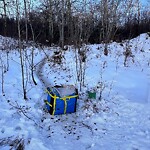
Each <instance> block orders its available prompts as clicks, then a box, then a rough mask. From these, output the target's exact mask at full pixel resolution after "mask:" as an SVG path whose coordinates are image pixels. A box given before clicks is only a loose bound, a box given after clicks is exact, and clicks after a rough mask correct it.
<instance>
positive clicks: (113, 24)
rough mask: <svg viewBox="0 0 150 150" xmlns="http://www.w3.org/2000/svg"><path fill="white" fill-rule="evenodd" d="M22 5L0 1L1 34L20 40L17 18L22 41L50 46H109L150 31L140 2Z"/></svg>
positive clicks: (57, 0)
mask: <svg viewBox="0 0 150 150" xmlns="http://www.w3.org/2000/svg"><path fill="white" fill-rule="evenodd" d="M20 2H21V1H20V0H16V1H9V0H1V1H0V3H1V6H2V7H1V8H0V9H1V12H2V13H1V17H0V34H1V35H4V36H9V37H13V38H18V19H19V26H20V28H19V29H20V38H21V40H26V41H29V40H33V41H35V42H38V43H42V44H46V45H50V46H51V45H53V44H57V45H60V46H61V47H64V45H68V44H69V45H70V44H71V45H80V44H82V43H92V44H94V43H101V42H104V43H108V42H110V40H113V41H122V40H124V39H129V38H134V37H136V36H138V35H139V34H141V33H145V32H150V26H149V24H150V15H149V13H150V11H149V10H148V8H147V9H146V8H145V9H143V7H142V5H141V4H140V1H139V0H99V1H96V2H93V1H90V0H83V1H79V0H42V1H40V3H39V4H38V6H37V7H36V8H32V5H33V4H32V3H31V1H29V0H24V1H23V3H22V4H21V3H20ZM12 5H13V8H12V9H13V10H10V7H11V6H12ZM8 10H9V11H8ZM12 12H14V13H13V15H12ZM10 14H11V15H10Z"/></svg>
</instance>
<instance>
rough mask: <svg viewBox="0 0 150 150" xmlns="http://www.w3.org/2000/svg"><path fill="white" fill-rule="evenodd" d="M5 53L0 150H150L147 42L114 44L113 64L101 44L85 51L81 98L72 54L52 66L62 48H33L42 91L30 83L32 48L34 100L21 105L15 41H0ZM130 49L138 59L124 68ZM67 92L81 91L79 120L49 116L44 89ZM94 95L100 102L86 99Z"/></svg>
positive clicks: (0, 57)
mask: <svg viewBox="0 0 150 150" xmlns="http://www.w3.org/2000/svg"><path fill="white" fill-rule="evenodd" d="M15 43H16V41H15ZM11 46H12V47H11ZM14 48H15V49H14ZM0 49H1V50H0V73H1V74H2V71H1V70H2V69H3V71H5V73H4V93H2V92H0V104H1V105H0V106H1V107H0V150H9V149H11V147H13V149H17V147H19V146H20V147H19V148H21V145H24V149H25V150H35V149H38V150H63V149H66V150H75V149H78V150H149V149H150V37H149V36H148V34H141V35H140V36H138V37H137V38H134V39H132V40H130V41H124V42H122V43H116V42H112V43H110V44H109V46H108V50H109V55H108V56H105V55H104V54H103V49H104V45H103V44H99V45H84V46H83V49H84V51H86V62H85V63H83V64H82V67H83V68H85V79H84V83H85V84H84V86H82V87H81V90H80V86H79V82H78V81H77V71H76V59H75V56H76V53H75V50H74V48H73V47H72V46H70V47H69V49H68V50H67V51H63V52H62V56H63V58H62V63H61V64H54V62H53V61H52V56H53V54H54V51H58V50H59V48H57V47H55V48H49V47H43V48H40V47H39V48H34V54H35V57H34V64H35V67H36V69H35V80H36V82H37V85H34V84H33V82H32V79H31V75H30V73H31V71H30V67H29V66H30V64H31V52H32V47H27V48H26V49H25V51H24V54H27V55H26V57H24V59H25V60H26V63H25V73H26V80H27V82H25V85H26V88H27V97H28V100H24V99H23V94H22V93H23V92H22V78H21V67H20V58H19V52H18V49H17V47H15V44H14V40H12V39H10V38H4V37H2V36H0ZM3 49H6V50H3ZM10 49H11V50H10ZM127 49H128V50H131V52H132V55H131V56H132V57H130V56H129V57H128V58H127V62H126V66H124V60H125V55H124V52H125V50H127ZM47 58H48V59H47ZM77 68H79V65H78V67H77ZM7 69H8V71H7ZM83 70H84V69H83ZM0 82H1V83H2V76H0ZM61 84H63V85H75V86H76V87H78V89H79V99H78V102H77V112H76V113H73V114H65V115H59V116H51V115H49V114H48V113H47V111H46V109H45V105H44V102H43V100H44V99H46V97H47V94H46V93H45V89H46V87H47V86H52V85H61ZM90 90H95V91H96V99H89V98H88V94H87V91H90ZM0 91H2V84H0ZM19 144H20V145H19ZM19 148H18V149H19Z"/></svg>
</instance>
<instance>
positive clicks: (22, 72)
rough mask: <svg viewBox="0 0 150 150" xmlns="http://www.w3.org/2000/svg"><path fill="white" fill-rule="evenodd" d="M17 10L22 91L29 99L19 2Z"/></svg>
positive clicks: (25, 97)
mask: <svg viewBox="0 0 150 150" xmlns="http://www.w3.org/2000/svg"><path fill="white" fill-rule="evenodd" d="M16 9H17V23H18V38H19V43H18V44H19V52H20V63H21V76H22V89H23V96H24V99H25V100H26V99H27V96H26V94H27V93H26V88H25V77H24V62H23V56H22V44H21V31H20V15H19V2H18V0H16Z"/></svg>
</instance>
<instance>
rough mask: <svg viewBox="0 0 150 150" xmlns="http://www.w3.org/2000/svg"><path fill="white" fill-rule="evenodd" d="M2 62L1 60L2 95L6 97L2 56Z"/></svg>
mask: <svg viewBox="0 0 150 150" xmlns="http://www.w3.org/2000/svg"><path fill="white" fill-rule="evenodd" d="M0 60H1V66H0V67H1V87H2V95H3V96H5V92H4V64H3V60H2V58H1V56H0Z"/></svg>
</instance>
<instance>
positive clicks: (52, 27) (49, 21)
mask: <svg viewBox="0 0 150 150" xmlns="http://www.w3.org/2000/svg"><path fill="white" fill-rule="evenodd" d="M52 2H53V1H52V0H49V18H48V24H49V42H50V44H52V43H53V40H54V25H53V10H52Z"/></svg>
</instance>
